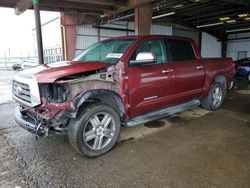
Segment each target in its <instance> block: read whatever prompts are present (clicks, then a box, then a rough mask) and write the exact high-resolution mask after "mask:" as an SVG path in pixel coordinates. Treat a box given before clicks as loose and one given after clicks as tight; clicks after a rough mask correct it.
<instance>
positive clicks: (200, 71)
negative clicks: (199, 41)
mask: <svg viewBox="0 0 250 188" xmlns="http://www.w3.org/2000/svg"><path fill="white" fill-rule="evenodd" d="M167 45H168V47H169V51H170V53H171V57H172V58H171V67H172V70H173V98H174V99H173V100H174V103H175V104H180V103H183V102H188V101H190V100H192V99H197V98H200V97H201V95H202V88H203V84H204V79H205V67H204V64H203V62H202V60H201V59H200V58H199V59H197V58H196V55H195V53H194V49H193V46H192V45H191V43H190V41H185V40H178V39H169V40H167Z"/></svg>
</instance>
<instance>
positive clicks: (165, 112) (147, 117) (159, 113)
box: [125, 100, 201, 127]
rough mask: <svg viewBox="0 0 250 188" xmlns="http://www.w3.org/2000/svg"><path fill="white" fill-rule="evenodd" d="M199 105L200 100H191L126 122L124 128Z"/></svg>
mask: <svg viewBox="0 0 250 188" xmlns="http://www.w3.org/2000/svg"><path fill="white" fill-rule="evenodd" d="M200 104H201V102H200V100H193V101H190V102H187V103H184V104H180V105H176V106H172V107H168V108H165V109H162V110H159V111H154V112H150V113H147V114H145V115H142V116H138V117H136V118H134V119H131V120H129V121H127V122H126V123H125V126H127V127H132V126H135V125H138V124H143V123H147V122H150V121H154V120H157V119H161V118H164V117H167V116H171V115H173V114H175V113H177V112H181V111H184V110H188V109H191V108H194V107H196V106H199V105H200Z"/></svg>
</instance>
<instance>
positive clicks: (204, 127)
mask: <svg viewBox="0 0 250 188" xmlns="http://www.w3.org/2000/svg"><path fill="white" fill-rule="evenodd" d="M0 7H6V8H13V11H15V14H16V15H17V16H18V15H21V14H22V13H24V12H25V11H27V10H30V9H31V10H34V19H35V23H36V38H37V49H38V59H39V64H44V54H43V34H42V29H41V18H40V11H56V12H60V21H61V34H62V44H63V46H62V48H63V57H64V60H72V59H73V58H74V57H75V56H76V55H78V54H79V53H80V52H82V51H83V50H84V49H86V48H87V47H89V46H90V45H92V44H94V43H96V42H99V41H102V40H105V39H109V38H112V37H118V36H130V35H138V36H139V35H169V36H180V37H188V38H191V39H193V40H194V41H195V42H196V43H197V45H198V46H199V48H200V51H201V55H202V57H204V58H212V57H213V58H214V57H215V58H221V57H228V58H232V59H233V60H234V61H237V60H239V59H243V58H247V57H250V1H248V0H60V1H58V0H0ZM236 84H237V85H235V87H233V88H232V90H231V91H228V93H227V95H228V96H227V98H226V99H225V105H224V106H223V108H222V110H219V111H218V112H207V111H205V110H201V109H194V110H189V111H186V112H184V113H180V114H177V115H174V116H172V117H168V118H165V119H163V120H160V121H155V122H151V123H148V124H146V125H144V126H143V127H140V126H139V127H138V128H133V129H132V130H131V129H130V130H123V131H124V132H125V133H122V134H121V137H122V139H121V141H120V142H119V143H118V147H116V148H115V149H113V150H112V151H111V152H110V153H108V154H107V155H104V156H102V157H100V158H94V159H88V158H82V157H81V156H80V155H79V154H77V153H75V152H74V151H73V150H71V148H70V146H69V143H68V141H65V137H63V136H61V137H60V136H58V137H55V138H50V139H46V140H45V139H44V140H38V141H37V142H36V141H35V139H34V138H33V137H32V136H31V135H29V134H28V133H24V132H18V130H19V129H17V128H16V127H15V126H14V125H12V124H13V122H14V120H12V119H11V118H10V119H8V118H7V117H9V116H11V114H12V105H13V104H11V105H8V104H4V105H2V106H1V105H0V111H5V112H4V113H3V114H2V115H0V122H1V123H2V124H3V125H4V126H3V127H4V128H3V129H4V130H5V132H4V131H3V133H1V132H0V133H1V134H3V135H4V134H5V140H11V139H13V138H14V137H17V136H18V139H16V140H15V141H14V142H13V143H12V145H13V146H12V149H11V150H12V151H11V154H13V156H14V157H16V158H19V159H20V161H18V165H19V167H20V166H21V167H20V169H21V170H20V171H25V172H24V179H23V180H22V181H24V182H25V183H21V187H56V186H58V187H74V186H76V187H77V186H84V187H250V160H249V155H250V116H249V114H250V84H249V82H247V81H241V80H240V81H238V80H237V82H236ZM6 118H7V120H6ZM7 124H8V125H7ZM166 127H167V129H166ZM9 130H11V131H12V130H13V132H14V133H12V132H11V131H9ZM5 140H4V139H3V140H0V143H1V142H2V141H3V142H6V143H7V141H5ZM65 142H66V146H65V145H64V143H65ZM49 145H50V146H51V147H50V148H48V146H49ZM29 152H31V153H30V154H29ZM6 156H7V154H6ZM40 159H41V160H40ZM39 160H40V161H39ZM37 161H38V162H37ZM59 163H60V164H59ZM61 163H63V164H61ZM36 167H37V168H36ZM36 170H37V172H35V173H34V171H36ZM105 170H106V173H103V172H105ZM20 173H23V172H20ZM108 174H110V175H108ZM13 181H14V182H15V180H13ZM26 181H27V183H26Z"/></svg>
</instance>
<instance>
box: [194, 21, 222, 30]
mask: <svg viewBox="0 0 250 188" xmlns="http://www.w3.org/2000/svg"><path fill="white" fill-rule="evenodd" d="M223 23H224V22H217V23H212V24H205V25H197V26H196V28H197V29H198V28H203V27H212V26H216V25H222V24H223Z"/></svg>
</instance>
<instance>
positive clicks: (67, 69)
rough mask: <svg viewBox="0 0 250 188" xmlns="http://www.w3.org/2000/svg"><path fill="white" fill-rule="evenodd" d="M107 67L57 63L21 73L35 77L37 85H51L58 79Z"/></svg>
mask: <svg viewBox="0 0 250 188" xmlns="http://www.w3.org/2000/svg"><path fill="white" fill-rule="evenodd" d="M106 66H108V64H107V63H97V62H96V63H95V62H91V63H86V62H76V61H72V62H57V63H50V64H47V65H39V66H36V67H34V68H32V69H27V70H25V71H22V74H28V75H35V77H36V79H37V80H38V82H39V83H53V82H55V81H56V80H57V79H58V78H62V77H64V76H69V75H72V74H78V73H84V72H88V71H94V70H99V69H102V68H105V67H106Z"/></svg>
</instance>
